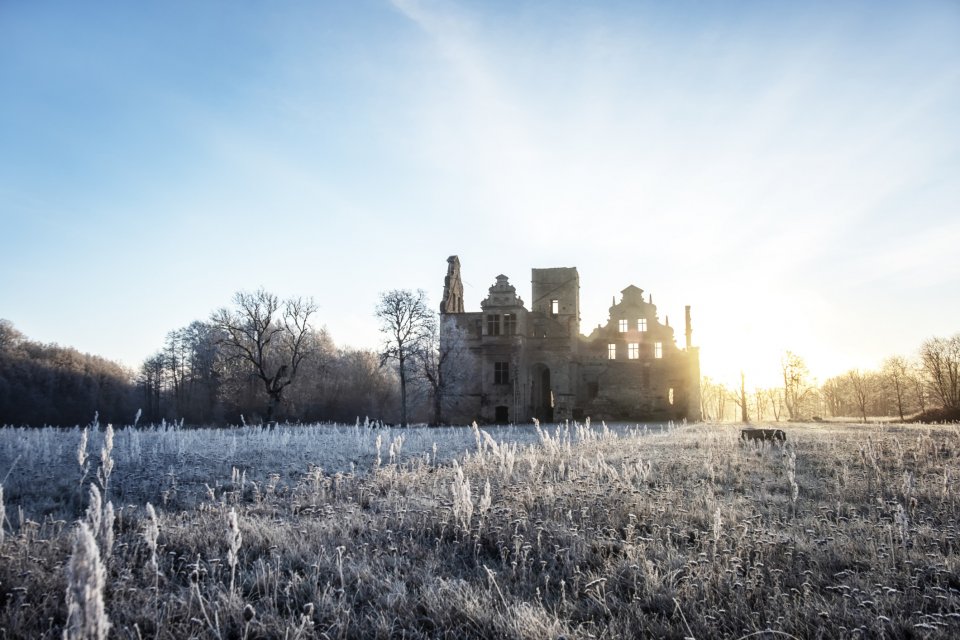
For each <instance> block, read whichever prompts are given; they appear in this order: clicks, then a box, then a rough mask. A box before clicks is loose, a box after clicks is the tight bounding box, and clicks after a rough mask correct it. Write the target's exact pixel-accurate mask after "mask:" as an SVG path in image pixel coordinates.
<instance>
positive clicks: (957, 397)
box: [920, 333, 960, 409]
mask: <svg viewBox="0 0 960 640" xmlns="http://www.w3.org/2000/svg"><path fill="white" fill-rule="evenodd" d="M920 361H921V362H922V363H923V369H924V371H925V373H926V375H927V380H928V381H929V384H930V388H931V390H932V391H933V395H934V396H935V397H936V398H938V399H939V400H940V403H941V404H942V405H943V408H944V409H960V333H957V334H954V336H953V337H952V338H930V339H929V340H925V341H924V343H923V344H922V345H920Z"/></svg>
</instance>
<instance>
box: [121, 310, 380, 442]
mask: <svg viewBox="0 0 960 640" xmlns="http://www.w3.org/2000/svg"><path fill="white" fill-rule="evenodd" d="M305 342H306V343H305V344H304V346H305V347H306V348H305V352H306V355H305V357H304V360H303V361H302V362H301V363H300V365H299V369H298V371H297V373H296V376H295V378H294V379H293V380H292V381H291V382H290V384H289V385H288V386H287V387H286V388H285V389H284V393H283V395H282V402H281V403H278V404H277V405H276V406H275V408H274V411H273V414H272V415H270V416H267V407H268V404H269V397H268V393H267V389H266V387H265V385H264V383H263V380H262V379H261V378H260V377H259V375H258V372H257V367H256V366H255V365H253V364H252V363H251V362H250V361H249V360H247V359H244V358H242V357H238V355H237V353H236V349H235V347H234V346H233V345H231V344H230V343H229V339H228V336H226V335H225V332H224V331H223V330H222V328H220V327H218V326H217V325H216V324H215V323H213V322H208V321H195V322H192V323H191V324H189V325H188V326H186V327H183V328H181V329H177V330H174V331H171V332H170V333H168V334H167V336H166V340H165V341H164V344H163V347H162V348H161V349H160V350H159V351H157V352H156V353H155V354H154V355H152V356H150V357H149V358H147V359H146V360H145V361H144V363H143V365H142V366H141V367H140V370H139V371H138V372H137V375H136V392H137V396H138V398H139V400H140V404H141V405H142V407H143V414H144V419H145V420H147V421H149V422H159V421H160V420H168V421H170V420H184V421H185V422H186V423H187V424H239V423H240V422H247V423H260V422H264V421H266V420H272V419H278V420H289V421H293V422H296V421H302V422H317V421H335V422H353V421H354V420H356V419H357V418H358V417H359V418H360V419H361V420H363V419H364V418H365V417H369V418H370V419H373V420H392V419H394V416H395V414H396V411H397V404H398V397H399V391H398V384H397V379H396V374H395V373H394V371H393V370H392V369H390V368H387V367H381V366H380V356H379V355H378V354H377V353H376V352H375V351H371V350H368V349H352V348H345V347H341V348H338V347H336V345H335V344H334V343H333V340H332V339H331V338H330V337H329V335H328V334H327V332H326V331H325V330H323V329H318V330H316V331H313V332H311V333H310V334H309V336H308V337H306V338H305ZM268 348H269V345H268ZM268 356H269V354H268ZM266 366H268V367H269V366H270V365H269V364H266ZM280 366H282V365H280ZM277 368H279V367H277Z"/></svg>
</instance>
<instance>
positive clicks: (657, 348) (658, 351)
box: [653, 342, 663, 358]
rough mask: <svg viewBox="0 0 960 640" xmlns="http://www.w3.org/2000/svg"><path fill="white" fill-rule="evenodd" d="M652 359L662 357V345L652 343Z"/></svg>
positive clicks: (660, 343)
mask: <svg viewBox="0 0 960 640" xmlns="http://www.w3.org/2000/svg"><path fill="white" fill-rule="evenodd" d="M653 357H654V358H662V357H663V343H662V342H654V343H653Z"/></svg>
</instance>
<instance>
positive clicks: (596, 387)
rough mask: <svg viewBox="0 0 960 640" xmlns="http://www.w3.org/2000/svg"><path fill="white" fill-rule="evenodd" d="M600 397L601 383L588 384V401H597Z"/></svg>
mask: <svg viewBox="0 0 960 640" xmlns="http://www.w3.org/2000/svg"><path fill="white" fill-rule="evenodd" d="M598 395H600V383H599V382H588V383H587V399H588V400H596V398H597V396H598Z"/></svg>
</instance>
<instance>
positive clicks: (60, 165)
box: [0, 0, 960, 382]
mask: <svg viewBox="0 0 960 640" xmlns="http://www.w3.org/2000/svg"><path fill="white" fill-rule="evenodd" d="M240 6H241V5H239V4H238V3H235V2H156V3H121V2H116V3H112V2H98V3H71V2H42V3H40V2H26V1H19V2H18V1H12V2H4V3H2V4H0V92H2V93H0V95H2V100H0V223H2V228H3V230H4V232H3V235H2V244H0V246H2V251H0V317H5V318H8V319H9V320H11V321H13V322H14V324H15V325H16V326H17V327H18V328H20V330H22V331H23V332H25V333H26V334H27V335H29V336H30V337H32V338H34V339H38V340H43V341H56V342H59V343H62V344H67V345H72V346H75V347H77V348H79V349H81V350H84V351H90V352H94V353H99V354H102V355H104V356H106V357H110V358H116V359H119V360H122V361H124V362H125V363H127V364H130V365H134V366H135V365H137V364H138V363H139V362H140V361H141V360H142V359H143V358H145V357H147V356H148V355H150V353H152V352H153V351H154V350H155V349H157V348H159V346H160V345H161V343H162V341H163V337H164V334H165V333H166V332H167V331H169V330H171V329H174V328H177V327H180V326H183V325H185V324H187V323H189V322H190V321H192V320H194V319H198V318H205V317H207V316H208V314H209V313H210V311H212V310H213V309H214V308H216V307H218V306H221V305H223V304H226V303H227V302H228V301H229V299H230V297H231V295H232V293H233V292H234V291H236V290H238V289H254V288H257V287H259V286H264V287H266V288H268V289H270V290H272V291H275V292H277V293H279V294H281V295H311V296H314V297H315V298H316V299H317V301H318V302H319V303H320V314H319V321H320V322H321V323H323V324H325V325H326V326H327V328H328V330H329V331H330V333H331V335H332V337H333V338H334V340H335V341H337V342H338V343H340V344H350V345H354V346H371V347H373V346H376V344H377V342H378V340H379V336H378V334H377V330H376V323H375V321H374V319H373V318H372V310H373V306H374V304H375V302H376V298H377V294H378V292H380V291H383V290H387V289H392V288H424V289H426V290H427V291H428V292H429V293H430V295H431V297H432V299H433V300H434V302H439V298H440V294H441V288H442V279H443V275H444V271H445V266H446V263H445V260H446V257H447V256H448V255H450V254H454V253H456V254H459V255H460V258H461V262H462V264H463V273H464V279H465V281H466V302H467V305H468V307H469V308H474V309H476V308H478V307H479V302H480V300H481V299H482V298H483V297H484V295H485V292H486V289H487V287H489V286H490V285H491V284H492V283H493V281H494V279H495V277H496V275H497V274H499V273H505V274H507V275H508V276H510V277H511V280H512V282H513V283H514V284H516V285H517V287H518V290H519V292H520V295H521V296H522V297H523V298H524V299H526V300H529V273H530V271H529V270H530V268H531V267H547V266H577V267H578V268H579V270H580V276H581V307H582V315H583V327H584V329H585V331H586V332H589V330H590V328H591V327H592V326H595V325H596V324H598V323H599V322H602V321H604V320H605V318H606V312H607V308H608V306H609V301H610V299H611V296H613V295H619V291H620V290H621V289H623V288H624V287H625V286H626V285H628V284H636V285H637V286H639V287H641V288H643V289H645V290H646V291H648V292H650V293H652V294H653V296H654V301H655V302H656V303H657V304H658V305H659V307H660V313H661V317H663V316H665V315H669V316H670V318H671V321H672V323H673V324H674V325H675V326H679V325H680V321H681V319H682V314H683V305H685V304H691V305H693V315H694V329H695V333H694V338H695V342H696V343H698V344H699V345H701V347H702V349H703V351H702V362H703V369H704V373H706V374H708V375H712V376H714V377H716V378H720V379H725V380H732V379H733V378H734V377H735V376H736V372H737V371H739V370H740V369H741V368H745V369H746V370H747V372H748V375H751V376H752V377H753V378H754V379H756V380H759V381H761V382H762V381H769V380H770V379H771V378H773V376H774V374H775V370H776V367H777V363H778V361H779V357H780V354H781V353H782V352H783V350H784V349H792V350H794V351H796V352H798V353H800V354H801V355H804V356H805V357H806V358H807V360H808V362H809V364H810V366H811V369H812V370H813V371H814V372H815V373H816V374H817V375H818V376H820V377H821V378H823V377H825V376H828V375H832V374H836V373H839V372H842V371H843V370H845V369H847V368H850V367H856V366H860V367H874V366H877V365H878V364H879V363H880V361H881V360H882V359H883V357H885V356H887V355H891V354H895V353H905V354H909V353H911V352H913V350H914V349H915V348H916V347H917V346H918V345H919V343H920V342H921V341H922V340H923V339H924V338H927V337H929V336H931V335H949V334H952V333H955V332H956V331H958V330H960V295H957V291H960V260H958V259H957V255H956V254H957V247H958V246H960V125H958V123H957V122H958V118H957V114H958V113H960V5H958V3H956V2H899V3H898V2H823V3H816V2H814V3H787V2H784V3H776V2H763V3H760V2H757V3H750V2H743V3H724V2H669V3H642V2H598V3H582V2H439V1H436V2H431V1H416V0H394V1H393V2H388V1H383V2H378V1H373V0H358V1H352V2H339V3H334V2H270V3H265V2H264V3H244V4H243V5H242V10H239V9H238V7H240Z"/></svg>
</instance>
